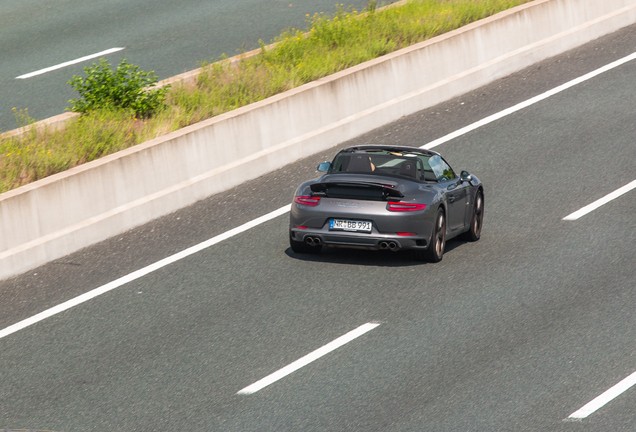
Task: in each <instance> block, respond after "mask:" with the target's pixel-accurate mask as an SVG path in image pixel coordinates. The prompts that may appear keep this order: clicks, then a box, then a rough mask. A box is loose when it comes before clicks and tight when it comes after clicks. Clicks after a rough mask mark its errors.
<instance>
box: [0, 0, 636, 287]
mask: <svg viewBox="0 0 636 432" xmlns="http://www.w3.org/2000/svg"><path fill="white" fill-rule="evenodd" d="M634 22H636V0H603V1H598V0H537V1H534V2H532V3H528V4H526V5H523V6H519V7H516V8H514V9H510V10H508V11H505V12H502V13H499V14H497V15H495V16H493V17H490V18H487V19H484V20H481V21H479V22H476V23H473V24H470V25H468V26H466V27H463V28H461V29H458V30H456V31H453V32H450V33H447V34H444V35H442V36H439V37H436V38H434V39H431V40H429V41H426V42H422V43H419V44H417V45H414V46H411V47H409V48H405V49H403V50H400V51H398V52H395V53H392V54H389V55H386V56H384V57H381V58H379V59H376V60H372V61H369V62H366V63H364V64H361V65H358V66H356V67H353V68H350V69H347V70H345V71H342V72H339V73H337V74H335V75H332V76H329V77H327V78H323V79H321V80H318V81H316V82H313V83H310V84H306V85H304V86H302V87H299V88H296V89H293V90H290V91H288V92H285V93H283V94H280V95H277V96H273V97H271V98H268V99H266V100H263V101H260V102H258V103H255V104H252V105H249V106H246V107H243V108H240V109H237V110H235V111H232V112H229V113H227V114H223V115H220V116H218V117H215V118H213V119H210V120H206V121H204V122H201V123H199V124H196V125H193V126H190V127H187V128H184V129H182V130H179V131H177V132H174V133H171V134H169V135H166V136H164V137H161V138H158V139H155V140H152V141H149V142H147V143H144V144H141V145H138V146H136V147H134V148H130V149H127V150H124V151H121V152H119V153H116V154H113V155H110V156H107V157H105V158H102V159H100V160H98V161H94V162H91V163H87V164H85V165H82V166H79V167H76V168H74V169H71V170H69V171H67V172H64V173H61V174H57V175H54V176H51V177H48V178H46V179H43V180H40V181H37V182H35V183H32V184H30V185H26V186H23V187H21V188H18V189H16V190H13V191H10V192H7V193H4V194H1V195H0V279H3V278H7V277H10V276H13V275H16V274H20V273H22V272H25V271H27V270H29V269H31V268H34V267H36V266H39V265H41V264H44V263H46V262H48V261H50V260H53V259H56V258H59V257H61V256H64V255H66V254H68V253H71V252H73V251H76V250H78V249H80V248H82V247H85V246H88V245H90V244H93V243H95V242H98V241H101V240H104V239H106V238H108V237H110V236H113V235H116V234H118V233H121V232H123V231H125V230H128V229H130V228H133V227H135V226H138V225H140V224H143V223H145V222H148V221H150V220H152V219H154V218H157V217H159V216H162V215H165V214H167V213H170V212H172V211H174V210H177V209H179V208H181V207H184V206H187V205H189V204H192V203H194V202H196V201H198V200H201V199H203V198H206V197H208V196H210V195H212V194H215V193H218V192H221V191H224V190H227V189H229V188H231V187H233V186H235V185H237V184H240V183H242V182H244V181H246V180H250V179H254V178H256V177H258V176H260V175H262V174H265V173H267V172H270V171H272V170H275V169H277V168H280V167H282V166H284V165H286V164H288V163H291V162H293V161H295V160H298V159H300V158H302V157H305V156H307V155H310V154H313V153H316V152H319V151H323V150H325V149H327V148H329V147H332V146H334V145H337V144H338V143H340V142H342V141H345V140H347V139H350V138H353V137H355V136H358V135H360V134H362V133H365V132H368V131H370V130H372V129H375V128H377V127H378V126H380V125H382V124H386V123H389V122H391V121H394V120H397V119H398V118H400V117H402V116H404V115H408V114H412V113H414V112H416V111H419V110H422V109H424V108H427V107H430V106H433V105H435V104H437V103H440V102H442V101H445V100H448V99H450V98H453V97H455V96H458V95H460V94H463V93H465V92H468V91H470V90H473V89H475V88H477V87H479V86H482V85H484V84H487V83H488V82H491V81H493V80H495V79H498V78H501V77H504V76H506V75H509V74H511V73H513V72H515V71H518V70H520V69H522V68H524V67H526V66H529V65H531V64H533V63H536V62H538V61H540V60H543V59H545V58H548V57H551V56H553V55H556V54H559V53H561V52H563V51H566V50H568V49H571V48H574V47H576V46H579V45H581V44H583V43H586V42H588V41H590V40H593V39H596V38H598V37H600V36H602V35H604V34H607V33H610V32H613V31H615V30H617V29H619V28H621V27H624V26H627V25H630V24H633V23H634ZM422 144H424V143H422Z"/></svg>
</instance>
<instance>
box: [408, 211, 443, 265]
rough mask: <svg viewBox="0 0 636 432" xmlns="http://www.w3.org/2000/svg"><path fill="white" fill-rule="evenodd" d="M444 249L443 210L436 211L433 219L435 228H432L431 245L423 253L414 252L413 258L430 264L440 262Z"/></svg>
mask: <svg viewBox="0 0 636 432" xmlns="http://www.w3.org/2000/svg"><path fill="white" fill-rule="evenodd" d="M445 248H446V217H445V215H444V210H442V209H441V208H440V209H439V210H437V217H436V218H435V226H434V227H433V238H432V239H431V244H430V245H429V246H428V249H427V250H425V251H415V257H416V258H417V259H418V260H420V261H428V262H432V263H436V262H440V261H441V260H442V258H444V249H445Z"/></svg>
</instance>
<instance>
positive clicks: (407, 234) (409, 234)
mask: <svg viewBox="0 0 636 432" xmlns="http://www.w3.org/2000/svg"><path fill="white" fill-rule="evenodd" d="M396 234H397V235H399V236H416V235H417V233H396Z"/></svg>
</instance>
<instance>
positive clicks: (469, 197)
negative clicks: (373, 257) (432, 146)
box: [289, 145, 484, 262]
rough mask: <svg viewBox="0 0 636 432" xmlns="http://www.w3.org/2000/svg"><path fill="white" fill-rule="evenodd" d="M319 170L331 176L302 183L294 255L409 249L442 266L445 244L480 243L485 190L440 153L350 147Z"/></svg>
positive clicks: (294, 213)
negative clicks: (333, 249)
mask: <svg viewBox="0 0 636 432" xmlns="http://www.w3.org/2000/svg"><path fill="white" fill-rule="evenodd" d="M318 171H321V172H324V173H325V174H323V175H322V176H321V177H320V178H318V179H316V180H310V181H307V182H305V183H303V184H301V185H300V187H299V188H298V189H297V190H296V194H295V196H294V201H293V202H292V206H291V215H290V225H289V242H290V245H291V248H292V250H293V251H294V252H296V253H318V252H320V250H321V249H322V247H323V246H328V247H350V248H363V249H375V250H383V249H388V250H392V251H398V250H407V249H408V250H411V251H413V254H414V256H415V258H416V259H418V260H423V261H429V262H439V261H441V260H442V258H443V256H444V249H445V246H446V240H448V239H451V238H453V237H457V236H459V235H463V236H464V238H465V239H466V240H468V241H476V240H479V237H480V235H481V229H482V224H483V221H484V189H483V186H482V184H481V182H480V181H479V179H477V177H475V176H473V175H471V174H470V173H468V172H467V171H462V172H461V173H460V174H459V175H457V174H456V173H455V171H453V169H452V168H451V167H450V165H449V164H448V163H447V162H446V161H445V160H444V158H442V157H441V156H440V154H439V153H436V152H434V151H430V150H422V149H419V148H416V147H402V146H388V145H387V146H385V145H364V146H356V147H349V148H346V149H344V150H342V151H341V152H339V153H338V154H337V155H336V157H335V158H334V160H333V162H323V163H321V164H320V165H319V166H318Z"/></svg>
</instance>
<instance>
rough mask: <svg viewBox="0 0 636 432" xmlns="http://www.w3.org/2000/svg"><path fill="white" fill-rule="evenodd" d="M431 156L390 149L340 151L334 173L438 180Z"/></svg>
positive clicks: (335, 160)
mask: <svg viewBox="0 0 636 432" xmlns="http://www.w3.org/2000/svg"><path fill="white" fill-rule="evenodd" d="M430 159H431V156H427V155H423V154H415V153H398V152H392V151H388V150H379V151H376V150H374V151H354V152H342V153H339V154H338V155H337V156H336V158H335V159H334V161H333V164H332V167H331V171H330V172H332V173H340V172H348V173H365V174H374V175H387V176H397V177H405V178H408V179H411V180H417V181H437V176H436V174H435V172H434V170H433V168H432V167H431V164H430V163H429V161H430Z"/></svg>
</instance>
